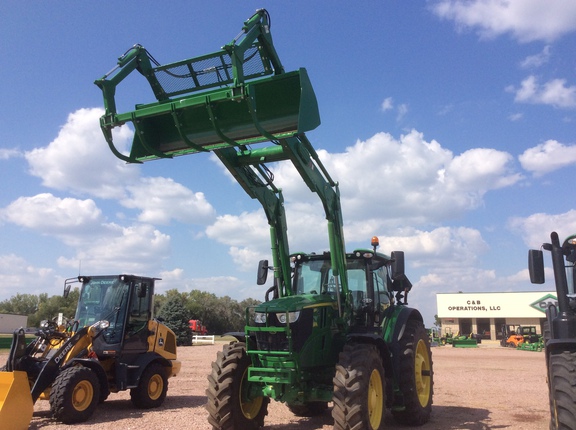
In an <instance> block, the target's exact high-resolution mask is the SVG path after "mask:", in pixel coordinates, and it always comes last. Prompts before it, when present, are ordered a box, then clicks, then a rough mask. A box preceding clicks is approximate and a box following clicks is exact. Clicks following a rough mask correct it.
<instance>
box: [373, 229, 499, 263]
mask: <svg viewBox="0 0 576 430" xmlns="http://www.w3.org/2000/svg"><path fill="white" fill-rule="evenodd" d="M399 233H400V234H399V235H395V236H385V235H382V236H380V248H381V250H382V252H384V253H387V254H389V253H390V252H391V251H394V250H402V251H404V252H405V253H406V254H407V255H410V257H411V258H410V260H411V261H413V263H412V264H413V265H414V266H415V267H422V266H431V267H435V268H438V267H446V266H448V267H453V266H459V265H462V264H464V263H465V265H466V266H468V265H469V264H473V263H474V262H475V261H477V260H478V257H479V256H480V255H481V254H483V253H485V252H486V251H487V250H488V245H487V244H486V242H484V240H483V239H482V235H481V234H480V232H479V231H478V230H476V229H472V228H467V227H439V228H436V229H434V230H431V231H423V230H418V229H413V228H405V229H401V230H400V231H399Z"/></svg>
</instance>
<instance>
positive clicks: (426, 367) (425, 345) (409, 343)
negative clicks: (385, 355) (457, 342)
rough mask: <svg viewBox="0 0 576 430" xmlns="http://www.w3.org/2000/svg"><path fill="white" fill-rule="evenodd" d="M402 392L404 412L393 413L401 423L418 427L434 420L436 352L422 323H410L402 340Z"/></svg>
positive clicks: (416, 321)
mask: <svg viewBox="0 0 576 430" xmlns="http://www.w3.org/2000/svg"><path fill="white" fill-rule="evenodd" d="M400 351H401V355H400V357H399V359H400V391H401V392H402V396H403V398H404V410H392V415H393V416H394V418H395V419H396V421H398V422H399V423H401V424H405V425H411V426H418V425H422V424H424V423H426V422H428V420H429V419H430V414H431V412H432V396H433V393H434V389H433V384H434V382H433V375H434V372H433V370H432V352H431V351H430V344H429V341H428V336H427V335H426V329H425V328H424V325H423V324H422V322H420V321H418V320H409V321H408V322H407V323H406V328H405V330H404V335H403V336H402V338H401V339H400Z"/></svg>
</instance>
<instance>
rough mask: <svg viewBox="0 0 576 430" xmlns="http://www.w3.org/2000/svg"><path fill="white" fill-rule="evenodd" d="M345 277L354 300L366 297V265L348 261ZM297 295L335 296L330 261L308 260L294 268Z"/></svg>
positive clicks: (356, 261) (358, 261) (334, 283)
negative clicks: (354, 297)
mask: <svg viewBox="0 0 576 430" xmlns="http://www.w3.org/2000/svg"><path fill="white" fill-rule="evenodd" d="M346 266H347V276H348V285H349V288H350V293H351V294H352V295H353V296H356V298H358V297H359V298H360V300H362V298H363V297H364V296H365V295H366V292H367V289H366V264H365V263H364V261H363V260H348V262H347V264H346ZM295 283H296V285H295V287H296V292H297V294H331V295H334V296H335V295H336V279H335V277H334V273H333V272H332V265H331V264H330V260H328V259H326V260H308V261H305V262H302V263H301V264H298V265H297V267H296V276H295Z"/></svg>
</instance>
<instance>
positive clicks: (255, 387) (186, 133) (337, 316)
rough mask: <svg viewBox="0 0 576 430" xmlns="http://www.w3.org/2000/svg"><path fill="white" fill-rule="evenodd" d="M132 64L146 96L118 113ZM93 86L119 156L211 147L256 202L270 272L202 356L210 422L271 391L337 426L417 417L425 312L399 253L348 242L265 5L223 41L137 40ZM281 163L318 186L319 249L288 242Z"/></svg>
mask: <svg viewBox="0 0 576 430" xmlns="http://www.w3.org/2000/svg"><path fill="white" fill-rule="evenodd" d="M134 70H138V71H139V72H140V73H141V74H142V75H144V76H145V77H146V79H147V80H148V82H149V83H150V86H151V88H152V91H153V93H154V94H155V96H156V99H157V101H156V102H153V103H150V104H146V105H137V106H136V109H135V110H134V111H131V112H126V113H119V112H117V110H116V103H115V97H114V94H115V89H116V86H117V85H118V84H119V83H120V82H121V81H122V80H123V79H124V78H125V77H126V76H128V74H130V72H132V71H134ZM96 84H97V85H98V86H99V87H100V88H101V89H102V91H103V95H104V103H105V108H106V112H105V114H104V115H103V117H102V118H101V126H102V130H103V132H104V136H105V137H106V140H107V141H108V144H109V145H110V148H111V149H112V151H113V152H114V154H116V156H118V157H119V158H120V159H122V160H125V161H127V162H130V163H139V162H144V161H148V160H151V159H158V158H169V157H173V156H178V155H185V154H193V153H198V152H214V153H215V154H216V156H217V157H218V158H219V159H220V161H221V162H222V163H223V164H224V165H225V166H226V168H227V169H228V170H229V171H230V173H231V174H232V176H233V177H234V178H235V179H236V180H237V181H238V183H239V184H240V185H241V186H242V188H243V189H244V191H245V192H246V193H247V194H248V195H249V196H250V197H251V198H253V199H257V200H258V201H259V202H260V203H261V204H262V207H263V209H264V212H265V214H266V217H267V220H268V224H269V230H270V237H271V250H272V261H271V262H270V263H269V262H268V261H267V260H263V261H261V262H260V263H259V265H258V276H257V279H258V284H259V285H264V284H265V283H266V279H267V274H268V272H269V271H270V272H272V273H273V284H272V286H270V287H269V288H268V290H267V291H266V293H265V299H266V301H265V302H264V303H262V304H260V305H258V306H254V307H252V308H250V309H247V310H246V327H245V330H244V331H243V332H240V333H233V335H234V336H235V337H236V338H237V341H236V342H233V343H231V344H230V345H226V346H225V347H224V348H223V351H222V352H219V353H218V355H217V358H216V361H215V362H214V363H213V365H212V372H211V374H210V375H209V377H208V380H209V386H208V389H207V391H206V393H207V396H208V403H207V410H208V413H209V422H210V423H211V425H212V426H213V427H214V428H215V429H256V428H258V427H260V426H263V425H264V417H265V415H266V414H267V408H268V403H269V401H270V399H274V400H277V401H281V402H284V403H286V404H287V405H288V407H289V408H290V410H292V411H293V412H294V413H295V414H297V415H314V414H320V413H323V412H324V411H325V410H326V409H327V405H328V403H329V402H333V408H332V416H333V418H334V427H335V428H336V429H351V428H363V429H371V430H375V429H381V428H383V426H384V413H385V410H386V409H387V408H388V409H390V410H391V411H392V414H393V416H394V417H395V418H396V420H397V421H399V422H401V423H405V424H413V425H418V424H423V423H425V422H427V421H428V419H429V417H430V413H431V409H432V396H433V370H432V356H431V351H430V344H429V339H428V335H427V333H426V330H425V328H424V324H423V318H422V315H421V314H420V312H419V311H418V310H416V309H413V308H410V307H408V303H407V296H408V293H409V291H410V290H411V288H412V284H411V282H410V281H409V280H408V278H407V277H406V275H405V271H404V253H403V252H401V251H396V252H392V253H391V254H390V255H386V254H383V253H380V252H377V247H378V246H379V243H378V239H377V238H373V240H372V243H371V248H366V249H364V248H362V249H356V250H354V251H352V252H346V249H345V243H344V235H343V221H342V212H341V207H340V195H339V189H338V184H337V183H336V182H334V181H333V180H332V178H331V177H330V175H329V174H328V172H327V171H326V169H325V168H324V166H323V164H322V163H321V161H320V158H319V157H318V154H317V153H316V151H315V149H314V148H313V146H312V145H311V143H310V142H309V140H308V139H307V137H306V135H305V132H306V131H310V130H312V129H314V128H316V127H317V126H318V125H319V124H320V116H319V113H318V105H317V101H316V96H315V94H314V91H313V89H312V85H311V83H310V80H309V78H308V75H307V73H306V70H305V69H299V70H296V71H293V72H285V71H284V68H283V66H282V64H281V62H280V59H279V57H278V55H277V53H276V50H275V49H274V46H273V44H272V37H271V34H270V22H269V16H268V13H267V12H266V11H265V10H262V9H261V10H258V11H257V12H256V14H254V15H253V16H252V17H251V18H249V19H248V20H247V21H246V22H245V23H244V26H243V28H242V32H241V35H240V36H238V37H237V38H236V39H234V40H233V41H232V42H231V43H228V44H226V45H224V47H223V48H222V49H221V50H220V51H217V52H215V53H212V54H208V55H203V56H201V57H196V58H192V59H189V60H184V61H181V62H178V63H172V64H168V65H164V66H162V65H159V64H157V63H155V62H154V60H153V58H152V57H151V56H150V55H149V54H148V52H147V51H146V50H145V49H144V48H143V47H141V46H135V47H133V48H132V49H131V50H129V51H128V52H127V53H126V54H125V55H123V56H122V57H120V59H119V61H118V66H117V68H116V69H114V70H113V71H112V72H110V73H108V74H107V75H105V76H104V77H103V78H101V79H99V80H97V81H96ZM125 123H131V124H132V125H133V127H134V130H135V135H134V140H133V144H132V147H131V150H130V153H129V154H128V155H126V154H123V153H121V152H120V151H118V150H117V149H116V148H115V146H114V142H113V140H112V129H113V128H114V127H117V126H120V125H123V124H125ZM282 161H290V162H291V163H292V165H293V166H294V167H295V168H296V170H297V171H298V173H299V174H300V176H301V177H302V179H303V180H304V182H305V183H306V185H307V186H308V187H309V189H310V190H311V191H312V192H315V193H316V194H317V195H318V197H319V198H320V200H321V202H322V205H323V208H324V212H325V216H326V219H327V224H328V238H329V251H326V252H323V253H310V254H308V253H294V252H292V253H291V252H290V250H289V246H288V237H287V226H286V217H285V212H284V201H283V196H282V191H281V189H280V188H278V187H277V186H276V185H275V184H274V175H273V173H272V171H271V169H270V167H269V166H268V164H270V163H277V162H282Z"/></svg>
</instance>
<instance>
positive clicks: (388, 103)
mask: <svg viewBox="0 0 576 430" xmlns="http://www.w3.org/2000/svg"><path fill="white" fill-rule="evenodd" d="M380 108H381V109H382V111H383V112H386V111H387V110H391V109H394V101H393V100H392V97H387V98H385V99H384V101H383V102H382V105H381V107H380Z"/></svg>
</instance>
